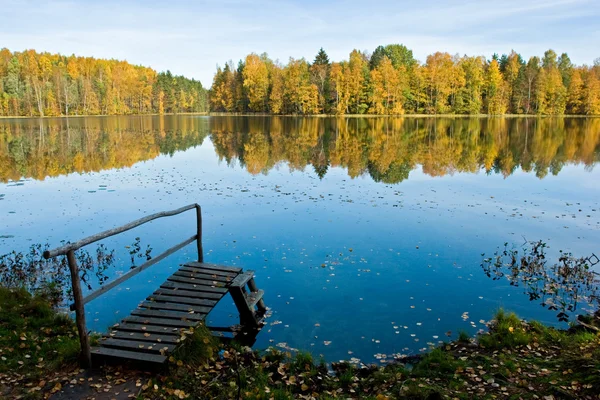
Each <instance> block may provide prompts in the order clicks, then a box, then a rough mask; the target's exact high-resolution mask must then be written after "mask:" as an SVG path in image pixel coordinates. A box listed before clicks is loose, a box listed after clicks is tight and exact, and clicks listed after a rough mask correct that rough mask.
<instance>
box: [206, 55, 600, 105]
mask: <svg viewBox="0 0 600 400" xmlns="http://www.w3.org/2000/svg"><path fill="white" fill-rule="evenodd" d="M210 106H211V111H216V112H242V113H243V112H259V113H272V114H337V115H344V114H377V115H390V114H391V115H398V114H471V115H473V114H489V115H504V114H538V115H563V114H572V115H598V114H600V58H598V59H596V61H595V63H594V65H593V66H586V65H582V66H576V65H574V64H573V63H572V62H571V60H570V59H569V56H568V55H567V54H566V53H563V54H561V55H560V56H559V55H557V54H556V52H554V51H553V50H548V51H546V52H545V53H544V55H543V57H541V58H540V57H537V56H534V57H531V58H529V60H527V61H525V60H524V59H523V57H521V55H520V54H518V53H516V52H515V51H511V52H510V54H504V55H502V56H499V55H497V54H494V55H493V57H492V58H491V60H486V59H485V57H483V56H473V57H470V56H467V55H465V56H462V57H461V56H459V55H451V54H449V53H442V52H437V53H435V54H431V55H429V56H428V57H427V59H426V61H425V63H424V64H423V63H420V62H419V61H418V60H416V59H415V58H414V56H413V52H412V50H410V49H408V48H407V47H406V46H404V45H401V44H391V45H387V46H379V47H377V48H376V49H375V50H374V51H373V52H372V53H370V54H369V53H368V52H361V51H358V50H353V51H352V52H351V53H350V57H349V59H348V60H347V61H346V60H345V61H342V62H330V60H329V57H328V55H327V53H326V52H325V51H324V50H323V49H322V48H321V50H320V51H319V52H318V54H317V55H316V57H315V59H314V61H313V62H312V63H310V62H308V61H306V60H305V59H304V58H302V59H293V58H290V60H289V62H288V63H287V65H282V64H281V63H279V62H278V61H273V60H271V59H270V58H269V57H268V56H267V54H261V55H258V54H255V53H252V54H249V55H248V56H246V58H245V59H244V60H243V61H242V60H240V61H239V63H238V65H237V66H235V65H234V64H233V62H231V61H230V62H228V63H226V64H225V66H224V67H222V68H221V67H217V72H216V74H215V76H214V80H213V84H212V87H211V90H210Z"/></svg>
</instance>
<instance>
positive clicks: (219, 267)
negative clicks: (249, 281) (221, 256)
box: [183, 261, 242, 273]
mask: <svg viewBox="0 0 600 400" xmlns="http://www.w3.org/2000/svg"><path fill="white" fill-rule="evenodd" d="M183 265H185V266H190V267H198V268H203V269H210V270H215V271H223V272H237V273H240V272H242V269H241V268H237V267H227V266H225V265H217V264H209V263H199V262H195V261H192V262H187V263H185V264H183Z"/></svg>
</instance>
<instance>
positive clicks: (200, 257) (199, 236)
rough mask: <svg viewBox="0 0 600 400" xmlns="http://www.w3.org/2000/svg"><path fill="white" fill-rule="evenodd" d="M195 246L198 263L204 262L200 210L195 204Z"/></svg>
mask: <svg viewBox="0 0 600 400" xmlns="http://www.w3.org/2000/svg"><path fill="white" fill-rule="evenodd" d="M196 235H197V237H196V245H197V246H198V262H200V263H202V262H204V251H203V250H202V209H201V208H200V205H199V204H196Z"/></svg>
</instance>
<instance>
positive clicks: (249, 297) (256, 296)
mask: <svg viewBox="0 0 600 400" xmlns="http://www.w3.org/2000/svg"><path fill="white" fill-rule="evenodd" d="M264 294H265V291H264V290H262V289H258V290H257V291H256V292H250V293H246V294H245V297H246V303H248V307H249V308H250V309H251V310H252V309H253V308H254V307H255V306H256V304H257V303H258V302H259V301H260V300H261V299H262V298H263V296H264Z"/></svg>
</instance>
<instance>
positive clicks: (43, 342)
mask: <svg viewBox="0 0 600 400" xmlns="http://www.w3.org/2000/svg"><path fill="white" fill-rule="evenodd" d="M78 354H79V340H78V337H77V329H76V327H75V324H74V322H73V321H72V320H71V319H69V318H68V317H67V316H65V315H60V314H57V313H56V311H55V310H53V309H52V307H51V306H50V305H49V301H48V300H47V299H46V298H44V297H43V296H32V295H31V294H29V293H28V292H27V291H26V290H24V289H6V288H0V360H1V361H0V381H3V382H4V381H10V382H12V385H13V387H15V388H18V390H17V391H18V392H23V393H28V395H29V396H30V397H35V393H36V392H37V391H40V390H41V387H40V385H41V386H42V387H43V386H44V383H45V379H46V378H47V377H48V376H49V374H51V373H53V372H56V371H59V370H65V369H73V368H77V357H78ZM36 387H40V390H37V389H35V388H36ZM1 394H2V393H1V392H0V395H1ZM13 394H14V395H16V393H13Z"/></svg>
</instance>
